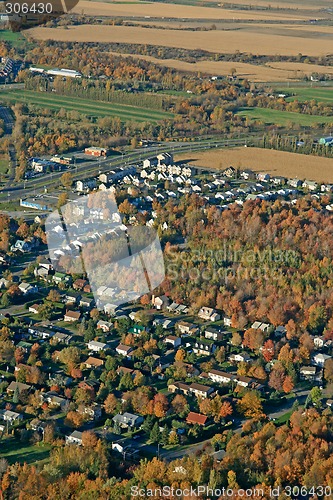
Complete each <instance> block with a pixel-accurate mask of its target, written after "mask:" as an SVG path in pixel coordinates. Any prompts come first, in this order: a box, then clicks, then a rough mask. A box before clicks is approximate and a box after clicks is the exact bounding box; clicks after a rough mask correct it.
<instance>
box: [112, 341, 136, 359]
mask: <svg viewBox="0 0 333 500" xmlns="http://www.w3.org/2000/svg"><path fill="white" fill-rule="evenodd" d="M132 351H133V347H131V346H129V345H125V344H119V345H118V346H117V347H116V352H117V354H120V355H121V356H125V357H126V358H128V359H131V352H132Z"/></svg>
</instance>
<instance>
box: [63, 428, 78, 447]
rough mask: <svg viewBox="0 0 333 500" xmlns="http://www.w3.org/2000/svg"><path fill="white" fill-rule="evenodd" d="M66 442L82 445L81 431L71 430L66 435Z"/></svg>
mask: <svg viewBox="0 0 333 500" xmlns="http://www.w3.org/2000/svg"><path fill="white" fill-rule="evenodd" d="M65 440H66V444H77V445H78V446H81V445H82V432H80V431H73V432H72V434H70V435H69V436H66V439H65Z"/></svg>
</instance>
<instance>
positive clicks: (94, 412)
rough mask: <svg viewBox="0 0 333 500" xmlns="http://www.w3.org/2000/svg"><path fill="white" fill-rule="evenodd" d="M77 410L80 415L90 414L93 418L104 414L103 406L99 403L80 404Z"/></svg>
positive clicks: (96, 418) (95, 418)
mask: <svg viewBox="0 0 333 500" xmlns="http://www.w3.org/2000/svg"><path fill="white" fill-rule="evenodd" d="M77 412H78V413H80V415H85V416H88V417H89V418H90V419H91V420H98V419H99V418H101V416H102V408H101V406H100V405H98V404H97V403H93V404H92V405H90V406H87V405H79V407H78V409H77Z"/></svg>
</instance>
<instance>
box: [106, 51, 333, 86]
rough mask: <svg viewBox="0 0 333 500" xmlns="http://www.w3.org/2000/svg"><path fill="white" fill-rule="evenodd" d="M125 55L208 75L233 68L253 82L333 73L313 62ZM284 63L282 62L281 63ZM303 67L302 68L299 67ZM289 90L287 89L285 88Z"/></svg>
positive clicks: (222, 74)
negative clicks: (278, 64) (188, 59)
mask: <svg viewBox="0 0 333 500" xmlns="http://www.w3.org/2000/svg"><path fill="white" fill-rule="evenodd" d="M111 53H112V54H115V55H119V53H118V52H111ZM121 55H122V56H123V57H135V58H136V59H144V60H146V61H150V62H153V63H155V64H159V65H160V66H166V67H167V68H174V69H177V70H182V71H189V72H198V71H200V72H203V73H206V74H208V75H221V76H227V75H229V74H230V71H231V68H234V69H235V70H236V74H237V76H238V77H239V78H246V79H248V80H250V81H251V82H263V83H267V82H286V81H290V82H292V81H294V80H295V81H299V78H300V77H303V76H304V75H307V76H310V75H311V74H312V72H314V71H317V72H322V73H325V72H326V73H331V74H332V75H333V68H331V67H329V66H318V65H314V64H313V65H312V64H301V63H295V69H293V65H294V63H285V64H286V65H287V64H289V65H290V66H287V67H286V69H282V68H281V69H280V68H275V67H272V66H273V64H272V63H267V64H266V65H262V66H260V65H258V64H249V63H239V62H232V61H230V62H229V61H210V60H207V61H205V60H202V61H198V62H195V63H189V62H186V61H180V60H178V59H159V58H157V57H153V56H145V55H141V54H135V55H134V54H124V53H121ZM281 64H282V63H281ZM298 68H302V69H298ZM284 91H285V92H287V89H284Z"/></svg>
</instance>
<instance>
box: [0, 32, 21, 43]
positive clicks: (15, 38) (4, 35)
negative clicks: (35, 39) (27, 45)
mask: <svg viewBox="0 0 333 500" xmlns="http://www.w3.org/2000/svg"><path fill="white" fill-rule="evenodd" d="M0 41H1V42H10V43H12V44H13V45H16V46H19V45H22V44H23V43H24V42H26V39H25V37H24V36H23V35H22V33H14V32H13V31H10V30H0Z"/></svg>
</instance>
